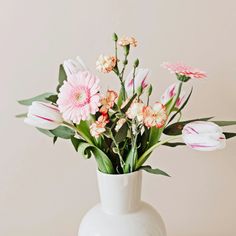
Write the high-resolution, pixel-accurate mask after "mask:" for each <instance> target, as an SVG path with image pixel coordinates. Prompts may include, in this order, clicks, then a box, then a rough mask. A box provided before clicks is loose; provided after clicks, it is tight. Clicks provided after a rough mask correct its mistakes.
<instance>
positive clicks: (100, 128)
mask: <svg viewBox="0 0 236 236" xmlns="http://www.w3.org/2000/svg"><path fill="white" fill-rule="evenodd" d="M107 123H109V120H108V116H107V115H101V116H99V117H98V120H97V121H95V122H94V123H92V124H91V125H90V133H91V135H92V136H93V137H95V138H98V137H99V136H100V135H101V134H102V133H104V132H105V131H106V128H105V126H106V124H107Z"/></svg>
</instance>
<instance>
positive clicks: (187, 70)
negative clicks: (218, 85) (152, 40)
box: [162, 62, 207, 79]
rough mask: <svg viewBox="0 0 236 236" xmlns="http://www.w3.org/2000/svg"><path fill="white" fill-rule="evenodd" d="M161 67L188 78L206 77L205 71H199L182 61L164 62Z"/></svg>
mask: <svg viewBox="0 0 236 236" xmlns="http://www.w3.org/2000/svg"><path fill="white" fill-rule="evenodd" d="M162 67H164V68H166V69H168V70H169V71H170V72H171V73H174V74H177V75H182V76H186V77H189V78H196V79H203V78H206V77H207V75H206V73H205V72H203V71H200V70H198V69H196V68H193V67H191V66H186V65H184V64H182V63H175V64H172V63H167V62H166V63H163V64H162Z"/></svg>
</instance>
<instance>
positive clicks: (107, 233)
mask: <svg viewBox="0 0 236 236" xmlns="http://www.w3.org/2000/svg"><path fill="white" fill-rule="evenodd" d="M97 176H98V187H99V193H100V203H99V204H98V205H96V206H95V207H93V208H92V209H91V210H90V211H88V213H87V214H86V215H85V216H84V218H83V219H82V222H81V224H80V228H79V234H78V235H79V236H166V230H165V225H164V222H163V220H162V218H161V216H160V215H159V213H158V212H157V211H156V210H155V209H154V208H153V207H152V206H151V205H149V204H147V203H145V202H143V201H141V188H142V172H141V171H137V172H133V173H130V174H124V175H108V174H104V173H101V172H98V173H97Z"/></svg>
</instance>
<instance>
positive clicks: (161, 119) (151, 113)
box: [143, 102, 168, 128]
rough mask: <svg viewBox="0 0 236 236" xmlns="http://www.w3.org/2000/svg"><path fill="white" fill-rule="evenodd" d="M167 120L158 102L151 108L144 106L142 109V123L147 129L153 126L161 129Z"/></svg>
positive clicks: (164, 110) (162, 106)
mask: <svg viewBox="0 0 236 236" xmlns="http://www.w3.org/2000/svg"><path fill="white" fill-rule="evenodd" d="M167 118H168V116H167V113H166V108H165V106H164V105H163V104H161V103H159V102H156V103H155V104H154V105H153V106H152V107H150V106H145V107H144V109H143V123H144V125H145V126H146V127H148V128H150V127H153V126H156V127H157V128H161V127H163V126H164V125H165V122H166V121H167Z"/></svg>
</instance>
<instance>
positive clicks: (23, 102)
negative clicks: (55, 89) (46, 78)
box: [18, 92, 54, 106]
mask: <svg viewBox="0 0 236 236" xmlns="http://www.w3.org/2000/svg"><path fill="white" fill-rule="evenodd" d="M51 95H54V94H53V93H49V92H48V93H43V94H40V95H38V96H35V97H32V98H28V99H24V100H20V101H18V103H20V104H21V105H24V106H30V105H31V104H32V102H34V101H40V102H47V100H46V98H48V97H49V96H51Z"/></svg>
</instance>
